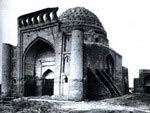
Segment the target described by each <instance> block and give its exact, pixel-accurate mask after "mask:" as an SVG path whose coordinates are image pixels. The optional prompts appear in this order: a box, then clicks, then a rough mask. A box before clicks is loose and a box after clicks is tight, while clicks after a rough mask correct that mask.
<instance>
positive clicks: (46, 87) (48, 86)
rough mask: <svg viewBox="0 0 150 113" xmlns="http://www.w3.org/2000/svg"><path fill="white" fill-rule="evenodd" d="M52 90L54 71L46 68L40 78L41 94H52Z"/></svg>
mask: <svg viewBox="0 0 150 113" xmlns="http://www.w3.org/2000/svg"><path fill="white" fill-rule="evenodd" d="M53 90H54V73H53V72H52V71H51V70H50V69H48V70H47V71H46V72H45V73H44V74H43V78H42V95H50V96H51V95H53Z"/></svg>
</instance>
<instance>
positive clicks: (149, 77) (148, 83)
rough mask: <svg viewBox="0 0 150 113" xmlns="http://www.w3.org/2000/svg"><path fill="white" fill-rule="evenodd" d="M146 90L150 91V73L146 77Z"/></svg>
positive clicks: (146, 91)
mask: <svg viewBox="0 0 150 113" xmlns="http://www.w3.org/2000/svg"><path fill="white" fill-rule="evenodd" d="M144 92H145V93H150V75H147V76H146V77H145V78H144Z"/></svg>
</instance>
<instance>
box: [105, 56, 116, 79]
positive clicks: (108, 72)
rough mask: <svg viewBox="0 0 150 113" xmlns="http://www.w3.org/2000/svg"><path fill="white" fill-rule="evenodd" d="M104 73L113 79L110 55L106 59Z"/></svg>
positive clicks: (112, 65)
mask: <svg viewBox="0 0 150 113" xmlns="http://www.w3.org/2000/svg"><path fill="white" fill-rule="evenodd" d="M106 73H107V74H109V75H110V77H111V78H112V79H114V77H113V75H114V59H113V57H112V56H111V54H109V55H107V57H106Z"/></svg>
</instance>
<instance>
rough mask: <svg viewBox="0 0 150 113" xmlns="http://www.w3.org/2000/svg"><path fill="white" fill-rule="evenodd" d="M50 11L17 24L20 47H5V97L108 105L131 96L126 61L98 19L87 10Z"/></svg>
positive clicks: (21, 18)
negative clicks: (45, 97) (105, 102)
mask: <svg viewBox="0 0 150 113" xmlns="http://www.w3.org/2000/svg"><path fill="white" fill-rule="evenodd" d="M57 10H58V8H57V7H56V8H47V9H43V10H40V11H36V12H32V13H29V14H25V15H22V16H20V17H19V18H18V44H17V46H12V45H10V44H6V43H5V44H3V67H2V68H3V71H2V74H3V75H2V92H3V95H4V96H41V95H50V96H54V97H57V98H59V97H65V99H66V100H76V101H80V100H83V99H95V100H97V99H104V98H110V97H116V96H120V95H123V94H126V93H127V92H128V73H127V68H124V67H123V66H122V56H121V55H120V54H118V53H117V52H116V51H114V50H113V49H111V48H110V47H109V41H108V39H107V34H106V31H105V29H104V27H103V25H102V24H101V22H100V21H99V19H98V18H97V16H96V15H95V14H94V13H92V12H91V11H89V10H88V9H85V8H83V7H75V8H71V9H68V10H67V11H65V12H64V13H62V14H61V15H60V16H59V17H57Z"/></svg>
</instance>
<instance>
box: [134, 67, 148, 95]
mask: <svg viewBox="0 0 150 113" xmlns="http://www.w3.org/2000/svg"><path fill="white" fill-rule="evenodd" d="M134 92H135V93H148V94H149V93H150V70H148V69H141V70H140V71H139V78H135V79H134Z"/></svg>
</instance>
